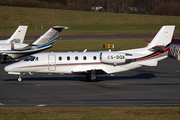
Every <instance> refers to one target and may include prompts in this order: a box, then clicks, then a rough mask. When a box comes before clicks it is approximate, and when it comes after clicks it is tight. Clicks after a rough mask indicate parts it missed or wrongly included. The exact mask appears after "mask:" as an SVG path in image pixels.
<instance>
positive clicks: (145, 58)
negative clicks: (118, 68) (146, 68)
mask: <svg viewBox="0 0 180 120" xmlns="http://www.w3.org/2000/svg"><path fill="white" fill-rule="evenodd" d="M168 51H169V47H168V48H166V49H165V51H164V52H158V53H156V54H153V55H151V56H148V57H144V58H141V59H137V60H136V61H141V60H147V59H151V58H153V57H157V56H158V55H161V54H163V53H166V52H168Z"/></svg>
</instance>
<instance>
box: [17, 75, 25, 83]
mask: <svg viewBox="0 0 180 120" xmlns="http://www.w3.org/2000/svg"><path fill="white" fill-rule="evenodd" d="M24 74H25V73H20V75H19V77H18V79H17V81H18V82H22V76H23V75H24Z"/></svg>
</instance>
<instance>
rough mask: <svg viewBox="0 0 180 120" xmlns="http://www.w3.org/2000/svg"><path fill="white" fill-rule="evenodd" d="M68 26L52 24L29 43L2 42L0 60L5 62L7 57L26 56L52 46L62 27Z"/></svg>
mask: <svg viewBox="0 0 180 120" xmlns="http://www.w3.org/2000/svg"><path fill="white" fill-rule="evenodd" d="M64 28H65V29H67V28H68V27H64V26H54V27H51V28H50V29H49V30H48V31H46V32H45V33H44V34H43V35H41V36H40V37H39V38H38V39H36V40H35V41H33V42H32V43H31V44H24V43H14V42H13V43H4V44H0V58H1V59H0V60H1V61H0V62H1V63H5V62H6V60H7V59H12V58H13V59H15V58H19V57H23V56H28V55H30V54H33V53H37V52H39V51H42V50H45V49H48V48H50V47H52V45H53V43H54V41H55V40H56V39H57V37H58V36H59V33H60V32H61V31H62V30H63V29H64Z"/></svg>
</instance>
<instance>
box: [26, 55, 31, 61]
mask: <svg viewBox="0 0 180 120" xmlns="http://www.w3.org/2000/svg"><path fill="white" fill-rule="evenodd" d="M32 57H33V56H28V57H27V58H25V59H24V61H29V60H30V59H31V58H32Z"/></svg>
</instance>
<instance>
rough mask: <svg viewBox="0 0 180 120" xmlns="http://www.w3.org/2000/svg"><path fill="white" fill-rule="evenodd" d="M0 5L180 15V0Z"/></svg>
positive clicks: (2, 1)
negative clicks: (97, 8) (98, 8)
mask: <svg viewBox="0 0 180 120" xmlns="http://www.w3.org/2000/svg"><path fill="white" fill-rule="evenodd" d="M0 5H2V6H17V7H40V8H54V9H63V10H80V11H95V12H97V11H102V12H113V13H134V14H157V15H173V16H179V15H180V9H179V6H180V0H0ZM99 6H101V7H102V9H100V10H96V9H92V7H99Z"/></svg>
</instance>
